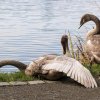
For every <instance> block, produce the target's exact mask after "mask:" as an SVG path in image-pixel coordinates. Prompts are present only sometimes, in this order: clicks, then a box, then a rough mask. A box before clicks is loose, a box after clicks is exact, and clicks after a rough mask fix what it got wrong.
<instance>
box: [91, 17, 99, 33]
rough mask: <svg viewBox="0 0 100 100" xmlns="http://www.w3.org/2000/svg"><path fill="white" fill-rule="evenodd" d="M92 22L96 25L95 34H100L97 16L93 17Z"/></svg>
mask: <svg viewBox="0 0 100 100" xmlns="http://www.w3.org/2000/svg"><path fill="white" fill-rule="evenodd" d="M91 20H92V21H94V23H95V24H96V27H95V29H94V30H95V32H93V33H94V34H99V33H100V20H99V19H98V18H97V17H96V16H95V17H91Z"/></svg>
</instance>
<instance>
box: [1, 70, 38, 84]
mask: <svg viewBox="0 0 100 100" xmlns="http://www.w3.org/2000/svg"><path fill="white" fill-rule="evenodd" d="M32 80H36V78H35V77H31V76H26V75H25V74H24V72H15V73H0V82H11V81H32Z"/></svg>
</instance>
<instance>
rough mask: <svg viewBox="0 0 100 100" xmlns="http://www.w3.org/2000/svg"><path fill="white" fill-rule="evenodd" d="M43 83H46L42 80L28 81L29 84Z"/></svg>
mask: <svg viewBox="0 0 100 100" xmlns="http://www.w3.org/2000/svg"><path fill="white" fill-rule="evenodd" d="M41 83H45V82H44V81H41V80H37V81H28V84H41Z"/></svg>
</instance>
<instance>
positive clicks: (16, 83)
mask: <svg viewBox="0 0 100 100" xmlns="http://www.w3.org/2000/svg"><path fill="white" fill-rule="evenodd" d="M9 84H10V85H26V84H27V82H20V81H15V82H9Z"/></svg>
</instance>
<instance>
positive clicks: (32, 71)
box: [25, 61, 40, 76]
mask: <svg viewBox="0 0 100 100" xmlns="http://www.w3.org/2000/svg"><path fill="white" fill-rule="evenodd" d="M39 70H40V67H39V66H38V63H36V62H34V61H33V62H31V63H30V64H29V65H28V66H27V68H26V69H25V74H26V75H28V76H32V75H37V74H38V73H39Z"/></svg>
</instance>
